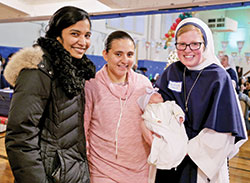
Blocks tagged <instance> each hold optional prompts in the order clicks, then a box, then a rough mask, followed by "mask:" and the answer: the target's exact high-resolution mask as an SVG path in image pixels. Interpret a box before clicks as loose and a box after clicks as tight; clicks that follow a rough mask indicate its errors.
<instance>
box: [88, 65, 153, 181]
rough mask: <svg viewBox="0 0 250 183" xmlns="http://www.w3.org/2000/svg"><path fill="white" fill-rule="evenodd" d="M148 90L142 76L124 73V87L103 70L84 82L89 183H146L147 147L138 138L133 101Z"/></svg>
mask: <svg viewBox="0 0 250 183" xmlns="http://www.w3.org/2000/svg"><path fill="white" fill-rule="evenodd" d="M146 87H151V83H150V81H149V80H148V79H147V78H146V77H145V76H143V75H141V74H138V73H135V72H133V71H132V70H131V71H130V72H129V73H128V84H127V85H126V86H119V85H117V84H113V83H112V82H111V81H110V79H109V77H108V74H107V71H106V66H104V67H103V68H102V69H101V70H100V71H99V72H97V74H96V78H95V79H91V80H90V81H88V82H86V85H85V92H86V94H85V95H86V107H85V123H84V126H85V132H86V137H87V142H88V160H89V165H90V176H91V183H112V182H118V183H136V182H140V183H146V182H147V178H148V168H149V166H148V164H147V157H148V155H149V152H150V147H149V146H148V145H147V144H146V142H145V141H144V139H143V137H142V131H141V127H140V125H141V123H142V122H143V119H142V117H141V115H142V111H141V110H140V108H139V106H138V104H137V102H136V101H137V99H138V97H140V96H142V95H143V94H145V91H146V90H145V88H146Z"/></svg>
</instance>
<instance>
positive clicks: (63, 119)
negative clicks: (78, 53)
mask: <svg viewBox="0 0 250 183" xmlns="http://www.w3.org/2000/svg"><path fill="white" fill-rule="evenodd" d="M49 59H50V58H49V56H48V55H46V54H45V55H44V53H43V51H42V50H41V49H40V47H36V48H28V49H27V48H26V49H24V50H21V51H20V52H19V53H17V54H15V55H14V56H13V58H12V59H11V62H10V63H9V64H8V66H7V67H6V70H5V77H6V79H7V80H8V81H9V82H10V84H12V85H15V91H14V94H13V97H12V101H11V106H10V111H9V119H8V125H7V132H6V141H5V142H6V149H7V154H8V158H9V162H10V165H11V168H12V171H13V174H14V177H15V180H16V182H18V183H22V182H24V183H28V182H32V183H36V182H37V183H38V182H39V183H45V182H46V183H47V182H62V183H87V182H89V172H88V165H87V160H86V149H85V147H86V146H85V136H84V128H83V116H84V115H83V113H84V93H83V92H84V91H83V92H82V93H81V94H80V95H77V96H75V97H74V98H73V99H69V98H68V97H67V96H66V95H65V92H64V91H63V90H62V87H61V84H60V83H59V80H58V78H56V77H54V73H53V69H52V66H51V65H50V63H51V61H49Z"/></svg>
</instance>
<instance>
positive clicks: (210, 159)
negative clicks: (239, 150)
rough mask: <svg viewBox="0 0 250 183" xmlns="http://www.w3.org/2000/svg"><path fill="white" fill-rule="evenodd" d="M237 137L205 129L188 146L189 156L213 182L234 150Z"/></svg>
mask: <svg viewBox="0 0 250 183" xmlns="http://www.w3.org/2000/svg"><path fill="white" fill-rule="evenodd" d="M234 141H235V137H234V136H232V135H231V133H219V132H216V131H214V130H212V129H208V128H205V129H203V130H202V131H201V132H200V133H199V135H197V136H196V137H195V138H193V139H191V140H190V141H189V144H188V155H189V156H190V158H191V159H192V160H193V161H194V162H195V164H196V165H197V166H198V167H199V168H200V169H201V170H202V172H204V174H205V175H206V176H207V177H208V178H209V179H210V180H212V179H213V178H214V177H215V176H216V174H217V173H218V172H219V171H220V169H221V168H222V166H223V164H224V162H225V160H226V159H227V157H228V155H229V154H230V153H231V152H232V151H233V149H234V145H235V144H234Z"/></svg>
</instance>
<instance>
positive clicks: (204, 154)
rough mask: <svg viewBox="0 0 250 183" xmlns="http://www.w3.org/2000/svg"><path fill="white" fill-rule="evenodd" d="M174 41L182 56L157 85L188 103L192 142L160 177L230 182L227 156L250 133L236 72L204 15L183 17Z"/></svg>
mask: <svg viewBox="0 0 250 183" xmlns="http://www.w3.org/2000/svg"><path fill="white" fill-rule="evenodd" d="M175 41H176V43H175V46H176V49H177V54H178V58H179V60H180V61H177V62H174V63H172V64H171V65H170V66H168V67H167V69H166V70H165V71H164V73H163V74H162V75H161V77H160V78H159V79H158V81H157V83H156V87H158V88H159V93H160V94H161V95H162V97H163V99H164V101H166V100H173V101H175V102H176V103H177V104H178V105H179V106H180V107H181V108H182V109H183V111H184V113H185V121H184V125H185V129H186V133H187V136H188V139H189V140H188V148H187V153H186V154H187V155H186V156H185V157H184V158H183V160H182V162H181V163H180V164H179V165H178V166H177V167H176V168H173V169H170V170H161V169H157V173H156V183H165V182H166V181H168V182H174V183H205V182H211V183H212V182H213V183H215V182H216V183H228V182H229V172H228V160H229V159H230V158H232V157H233V156H234V155H236V154H237V152H238V150H239V147H240V146H241V145H242V144H243V143H244V142H246V141H247V138H248V137H247V134H246V127H245V124H244V119H243V115H242V112H241V109H240V106H239V101H238V99H237V96H236V92H235V89H234V87H233V85H232V81H231V78H230V77H229V75H228V74H227V72H226V70H225V69H224V68H223V66H222V65H221V63H220V61H219V60H218V58H217V57H216V55H215V53H214V43H213V37H212V32H211V30H210V29H209V28H208V26H207V25H206V24H205V23H204V22H203V21H201V20H200V19H198V18H186V19H184V20H182V21H181V22H180V23H179V24H178V26H177V29H176V37H175ZM166 156H168V154H166Z"/></svg>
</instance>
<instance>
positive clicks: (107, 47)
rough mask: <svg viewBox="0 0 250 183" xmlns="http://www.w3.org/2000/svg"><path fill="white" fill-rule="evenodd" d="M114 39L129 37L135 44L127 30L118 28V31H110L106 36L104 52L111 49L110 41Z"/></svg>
mask: <svg viewBox="0 0 250 183" xmlns="http://www.w3.org/2000/svg"><path fill="white" fill-rule="evenodd" d="M116 39H130V40H131V41H132V42H133V44H134V46H135V42H134V40H133V38H132V37H131V36H130V35H129V34H128V33H127V32H124V31H120V30H118V31H114V32H112V33H111V34H110V35H109V36H108V37H107V39H106V41H105V43H104V49H105V50H106V52H108V51H109V50H110V49H111V44H112V41H114V40H116Z"/></svg>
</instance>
